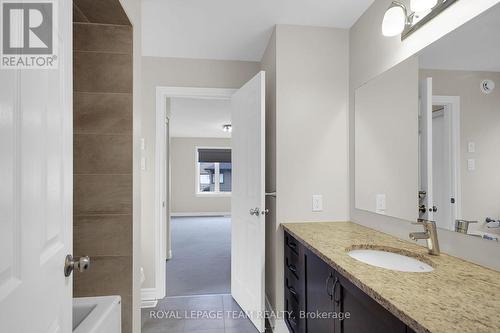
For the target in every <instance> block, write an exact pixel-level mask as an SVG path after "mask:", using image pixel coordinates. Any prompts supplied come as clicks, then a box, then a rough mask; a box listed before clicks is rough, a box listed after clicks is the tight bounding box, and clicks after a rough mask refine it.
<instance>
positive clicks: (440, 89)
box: [419, 5, 500, 241]
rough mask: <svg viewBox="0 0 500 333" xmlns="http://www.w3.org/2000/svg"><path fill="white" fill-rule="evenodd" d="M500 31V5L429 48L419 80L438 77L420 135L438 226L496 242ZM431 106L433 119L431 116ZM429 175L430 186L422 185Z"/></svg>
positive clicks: (499, 230)
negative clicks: (499, 37) (499, 36)
mask: <svg viewBox="0 0 500 333" xmlns="http://www.w3.org/2000/svg"><path fill="white" fill-rule="evenodd" d="M499 33H500V6H499V5H497V6H496V7H494V8H492V9H491V10H489V11H488V12H486V13H484V14H483V15H481V16H480V17H478V18H476V19H475V20H473V21H471V22H470V23H468V24H466V25H464V26H462V27H460V28H459V29H457V30H456V31H454V32H452V33H451V34H449V35H448V36H445V37H444V38H442V39H441V40H439V41H437V42H436V43H434V44H433V45H431V46H429V47H427V48H426V49H425V50H423V51H422V52H421V54H420V73H419V76H420V81H421V82H424V81H427V82H432V84H431V87H430V88H429V89H430V93H431V94H432V101H431V103H430V105H429V107H426V106H425V105H421V113H422V114H421V117H420V136H419V138H420V146H421V154H420V161H421V169H420V190H425V191H426V198H424V199H423V204H426V208H427V214H428V215H429V216H428V218H429V219H432V220H435V221H436V224H437V225H438V227H440V228H444V229H448V230H454V231H457V232H461V233H466V234H469V235H474V236H477V237H482V238H485V239H489V240H496V241H498V239H499V238H500V226H499V224H500V223H499V222H498V220H500V91H499V89H495V83H497V84H500V43H498V34H499ZM423 89H424V88H423V85H421V90H420V95H421V96H422V95H425V94H426V91H423ZM423 100H424V99H421V101H423ZM429 109H430V113H429V115H430V116H429V118H430V119H431V121H426V115H425V112H426V111H428V110H429ZM426 127H427V128H426ZM425 133H429V135H428V136H427V138H425V137H424V135H425ZM426 139H428V140H429V141H430V142H429V144H428V145H426V144H425V142H426ZM426 161H427V163H426ZM429 161H430V162H429ZM426 177H427V180H428V181H430V184H432V186H428V187H426V186H424V185H423V184H425V182H426V181H425V178H426Z"/></svg>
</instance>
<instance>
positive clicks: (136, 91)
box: [120, 0, 142, 333]
mask: <svg viewBox="0 0 500 333" xmlns="http://www.w3.org/2000/svg"><path fill="white" fill-rule="evenodd" d="M120 3H121V5H122V7H123V9H124V10H125V13H126V14H127V16H128V18H129V20H130V22H131V24H132V26H133V29H134V37H133V67H134V69H133V77H134V78H133V99H134V101H133V137H134V139H133V140H134V143H133V146H134V148H133V181H132V183H133V185H132V186H133V229H132V233H133V236H132V242H133V255H132V257H133V268H132V271H133V281H132V290H133V292H132V306H133V310H132V316H133V317H132V332H134V333H140V332H141V309H140V304H141V274H140V268H141V172H140V159H141V153H140V152H141V148H140V137H141V130H142V128H141V124H142V108H141V96H142V95H141V75H142V66H141V65H142V61H141V45H142V40H141V36H142V30H141V28H142V26H141V18H142V16H141V2H140V1H135V0H120Z"/></svg>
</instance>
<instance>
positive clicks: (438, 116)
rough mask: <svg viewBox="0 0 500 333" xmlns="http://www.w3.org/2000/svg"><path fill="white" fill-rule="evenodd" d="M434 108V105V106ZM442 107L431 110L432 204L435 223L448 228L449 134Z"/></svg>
mask: <svg viewBox="0 0 500 333" xmlns="http://www.w3.org/2000/svg"><path fill="white" fill-rule="evenodd" d="M434 108H435V107H434ZM445 118H446V114H445V110H444V107H443V108H442V109H440V110H433V112H432V196H433V200H434V205H435V206H436V207H439V209H438V210H437V211H436V212H435V213H434V221H436V225H437V226H438V227H440V228H443V229H450V223H449V222H450V221H451V216H450V210H449V209H447V208H450V198H451V194H450V190H451V185H450V184H449V180H451V175H450V171H451V166H450V165H449V162H450V158H449V156H450V154H449V151H450V150H449V148H450V147H449V144H450V140H449V135H448V128H447V126H446V124H447V122H446V119H445Z"/></svg>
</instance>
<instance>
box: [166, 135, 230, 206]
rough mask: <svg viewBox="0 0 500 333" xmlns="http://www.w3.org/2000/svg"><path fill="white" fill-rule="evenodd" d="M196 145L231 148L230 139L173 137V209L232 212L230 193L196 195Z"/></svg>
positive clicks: (171, 148) (171, 146) (171, 145)
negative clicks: (223, 194)
mask: <svg viewBox="0 0 500 333" xmlns="http://www.w3.org/2000/svg"><path fill="white" fill-rule="evenodd" d="M196 147H226V148H227V147H231V139H217V138H172V139H171V143H170V153H171V155H170V156H171V158H170V159H171V177H172V178H171V183H172V190H171V212H172V214H177V213H181V214H187V213H221V214H223V213H228V212H231V197H230V196H212V195H203V196H200V195H197V193H196V177H197V171H198V169H197V161H196V154H195V151H196Z"/></svg>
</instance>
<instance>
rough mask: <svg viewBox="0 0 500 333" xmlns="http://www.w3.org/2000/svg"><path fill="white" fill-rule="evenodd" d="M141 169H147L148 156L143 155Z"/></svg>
mask: <svg viewBox="0 0 500 333" xmlns="http://www.w3.org/2000/svg"><path fill="white" fill-rule="evenodd" d="M141 170H143V171H145V170H146V158H145V157H141Z"/></svg>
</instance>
